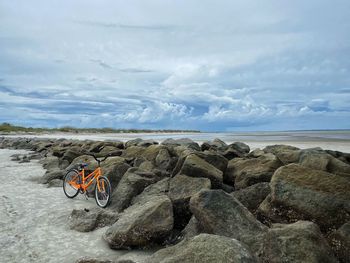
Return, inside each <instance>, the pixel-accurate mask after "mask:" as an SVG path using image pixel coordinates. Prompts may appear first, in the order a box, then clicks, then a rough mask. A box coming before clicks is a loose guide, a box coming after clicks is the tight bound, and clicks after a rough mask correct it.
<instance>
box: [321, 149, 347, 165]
mask: <svg viewBox="0 0 350 263" xmlns="http://www.w3.org/2000/svg"><path fill="white" fill-rule="evenodd" d="M326 152H327V153H328V154H330V155H332V156H333V157H335V158H337V159H338V160H340V161H342V162H344V163H347V164H350V153H343V152H339V151H332V150H326Z"/></svg>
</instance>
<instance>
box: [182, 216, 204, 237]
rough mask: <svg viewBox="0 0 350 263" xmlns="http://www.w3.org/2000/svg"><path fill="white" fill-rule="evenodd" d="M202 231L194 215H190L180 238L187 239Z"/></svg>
mask: <svg viewBox="0 0 350 263" xmlns="http://www.w3.org/2000/svg"><path fill="white" fill-rule="evenodd" d="M200 233H203V229H202V227H201V225H200V224H199V222H198V220H197V219H196V217H195V216H192V217H191V219H190V221H189V222H188V224H187V225H186V227H185V228H184V229H183V230H182V231H181V238H183V239H189V238H192V237H194V236H197V235H199V234H200Z"/></svg>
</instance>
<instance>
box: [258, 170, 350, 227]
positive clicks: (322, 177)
mask: <svg viewBox="0 0 350 263" xmlns="http://www.w3.org/2000/svg"><path fill="white" fill-rule="evenodd" d="M270 187H271V195H270V196H268V197H267V198H266V199H265V200H264V202H263V203H262V204H261V205H260V206H259V212H261V213H262V214H263V215H264V216H266V217H267V218H269V219H271V220H272V221H274V222H281V221H284V222H293V221H296V220H303V219H307V220H311V221H313V222H316V223H317V224H318V225H319V226H320V227H321V228H322V229H323V230H327V228H337V227H339V226H340V225H342V224H344V223H345V222H346V221H348V220H350V202H349V200H350V191H349V189H350V180H348V179H347V178H344V177H341V176H338V175H335V174H330V173H327V172H323V171H319V170H313V169H310V168H306V167H303V166H301V165H298V164H289V165H286V166H283V167H281V168H279V169H278V170H277V171H276V172H275V173H274V175H273V177H272V179H271V183H270Z"/></svg>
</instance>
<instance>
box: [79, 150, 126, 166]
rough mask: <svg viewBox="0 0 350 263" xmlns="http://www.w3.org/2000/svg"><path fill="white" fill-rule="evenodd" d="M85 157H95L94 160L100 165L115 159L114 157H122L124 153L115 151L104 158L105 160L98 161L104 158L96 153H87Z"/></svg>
mask: <svg viewBox="0 0 350 263" xmlns="http://www.w3.org/2000/svg"><path fill="white" fill-rule="evenodd" d="M84 154H85V155H89V156H92V157H94V159H95V160H96V162H98V164H100V163H101V162H103V161H105V160H107V158H109V157H113V156H120V155H121V154H122V151H114V152H111V153H109V154H107V155H106V156H104V158H103V159H101V160H100V159H98V158H102V157H103V156H101V157H100V156H96V155H95V154H94V153H91V152H86V153H84Z"/></svg>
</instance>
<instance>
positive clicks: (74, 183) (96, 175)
mask: <svg viewBox="0 0 350 263" xmlns="http://www.w3.org/2000/svg"><path fill="white" fill-rule="evenodd" d="M79 174H80V176H81V178H82V182H81V184H79V183H77V179H73V180H72V181H70V182H69V184H70V185H72V186H74V187H75V188H77V189H82V190H83V191H84V192H85V191H86V189H87V188H88V187H89V186H90V185H91V184H92V183H93V182H94V181H95V179H96V181H97V179H98V178H99V177H100V176H101V175H102V171H101V167H97V168H96V169H95V170H94V171H93V172H91V173H90V174H88V175H87V176H85V169H82V170H81V171H80V172H79ZM89 179H90V180H89ZM88 180H89V182H88V183H86V182H87V181H88ZM97 187H98V190H99V191H100V190H101V189H100V186H99V184H97ZM103 187H104V185H103Z"/></svg>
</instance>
